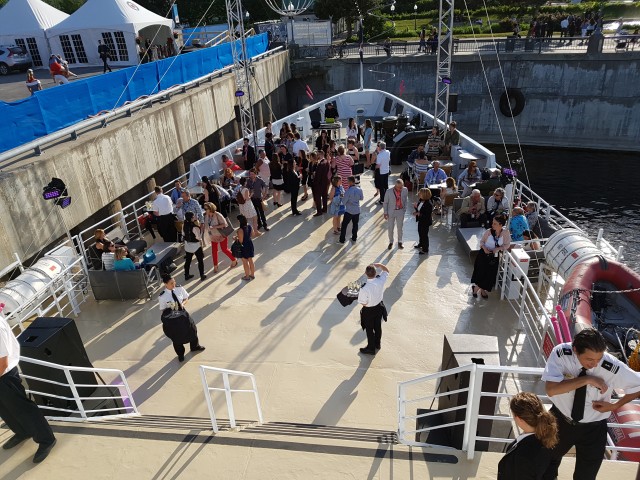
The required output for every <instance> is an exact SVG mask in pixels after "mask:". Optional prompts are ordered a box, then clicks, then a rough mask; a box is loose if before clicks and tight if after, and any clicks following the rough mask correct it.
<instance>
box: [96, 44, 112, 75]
mask: <svg viewBox="0 0 640 480" xmlns="http://www.w3.org/2000/svg"><path fill="white" fill-rule="evenodd" d="M98 55H99V56H100V60H102V63H103V69H102V73H107V70H109V71H111V67H110V66H109V64H108V63H107V60H110V59H111V53H110V52H109V47H107V46H106V45H103V44H102V40H98Z"/></svg>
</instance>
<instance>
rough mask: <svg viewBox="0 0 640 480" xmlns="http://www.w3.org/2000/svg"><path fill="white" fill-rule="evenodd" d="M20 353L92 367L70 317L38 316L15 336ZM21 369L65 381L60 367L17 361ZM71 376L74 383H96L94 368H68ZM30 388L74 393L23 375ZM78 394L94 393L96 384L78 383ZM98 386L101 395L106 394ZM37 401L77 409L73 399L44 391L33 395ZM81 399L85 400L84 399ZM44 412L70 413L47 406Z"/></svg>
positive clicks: (55, 361) (39, 390)
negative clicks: (71, 370)
mask: <svg viewBox="0 0 640 480" xmlns="http://www.w3.org/2000/svg"><path fill="white" fill-rule="evenodd" d="M18 343H20V353H21V355H22V356H24V357H29V358H33V359H36V360H43V361H45V362H50V363H55V364H58V365H65V366H74V367H88V368H93V365H91V362H90V361H89V357H88V356H87V352H86V350H85V349H84V345H83V344H82V339H81V338H80V334H79V333H78V329H77V327H76V324H75V322H74V321H73V320H72V319H70V318H59V317H38V318H36V319H35V320H34V322H33V323H32V324H31V325H29V327H27V329H26V330H25V331H24V332H22V333H21V334H20V336H19V337H18ZM20 370H21V371H22V374H23V375H27V376H33V377H37V378H44V379H47V380H51V381H54V382H60V383H64V384H66V383H68V382H67V379H66V377H65V374H64V372H63V371H62V370H59V369H56V368H50V367H46V366H42V365H36V364H34V363H29V362H20ZM71 378H72V379H73V381H74V382H75V383H76V384H83V385H97V384H98V382H97V380H96V376H95V374H94V373H93V372H71ZM26 381H27V384H28V385H29V389H30V390H36V391H38V392H42V393H47V394H49V395H57V396H60V397H73V394H72V392H71V389H70V388H69V387H66V386H62V385H56V384H53V383H48V382H43V381H40V380H32V379H26ZM77 390H78V395H79V396H80V397H89V396H91V395H93V394H94V392H95V391H96V387H93V386H89V387H78V389H77ZM102 390H105V389H100V393H104V395H101V396H105V397H106V396H108V394H107V393H106V392H103V391H102ZM33 398H34V401H35V402H36V403H37V404H38V405H43V406H52V407H57V408H67V409H70V410H76V409H77V405H76V403H75V401H73V400H71V401H70V400H65V399H61V398H53V397H49V396H46V395H33ZM83 403H84V402H83ZM45 414H51V415H56V416H65V415H70V414H69V413H66V414H65V413H64V412H58V411H55V410H48V411H47V410H46V409H45Z"/></svg>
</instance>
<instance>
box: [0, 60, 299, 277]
mask: <svg viewBox="0 0 640 480" xmlns="http://www.w3.org/2000/svg"><path fill="white" fill-rule="evenodd" d="M255 77H256V79H257V80H258V82H259V88H258V86H257V85H255V82H254V95H255V97H256V101H260V100H262V99H263V97H265V96H268V95H269V94H270V93H271V92H277V93H278V94H277V95H276V97H275V98H269V99H267V100H268V101H274V100H275V101H281V102H283V103H284V102H286V99H285V95H286V94H285V93H284V87H283V85H284V84H285V82H286V81H287V80H288V79H289V77H290V69H289V57H288V54H287V53H286V52H282V53H279V54H276V55H274V56H271V57H268V58H266V59H264V60H261V61H260V62H257V63H256V65H255ZM234 92H235V78H234V76H233V75H231V74H230V75H226V76H224V77H222V78H220V79H217V80H214V81H213V82H211V83H206V84H203V85H202V86H200V87H198V88H194V89H192V90H189V91H187V93H185V94H181V95H177V96H175V97H173V98H172V99H171V100H170V101H168V102H166V103H164V104H154V105H153V107H151V108H145V109H143V110H139V111H136V112H135V113H134V114H133V115H132V116H131V117H130V118H123V119H119V120H116V121H114V122H113V123H111V124H109V125H108V126H107V127H106V128H104V129H97V130H94V131H92V132H89V133H86V134H83V135H82V136H80V138H79V139H78V140H76V141H69V142H63V143H60V144H59V145H56V146H53V147H51V148H48V149H47V150H46V151H45V153H44V154H43V155H42V156H41V157H37V158H31V159H24V160H23V161H22V162H21V163H20V166H18V167H17V168H14V169H12V170H10V171H8V172H2V173H0V215H1V216H2V222H0V267H1V266H5V265H7V264H9V263H11V262H12V261H13V260H14V257H13V253H14V252H17V253H18V254H19V255H20V257H21V258H23V259H25V258H28V257H30V256H31V255H33V254H35V253H37V252H38V251H39V250H40V249H41V248H43V247H44V246H46V245H48V244H49V243H51V241H53V240H54V239H56V238H59V237H62V236H64V235H65V233H66V231H67V230H71V229H73V227H75V226H76V225H79V224H81V223H82V222H83V221H84V220H85V219H87V218H89V217H91V216H92V215H93V214H94V213H95V212H97V211H99V210H101V209H102V208H103V207H105V205H108V204H109V203H110V202H112V201H114V200H115V199H118V198H119V197H120V196H122V195H123V194H124V193H125V192H128V191H129V190H131V189H132V188H134V187H135V186H136V185H139V184H140V183H141V182H143V181H145V180H146V179H148V178H149V177H151V176H153V175H154V174H155V173H156V172H158V171H159V170H161V169H163V168H164V167H165V166H167V165H169V164H171V162H173V161H174V160H175V159H176V158H178V157H179V156H181V155H182V154H183V153H184V152H187V151H189V150H190V149H193V148H194V147H196V148H197V147H202V148H204V147H205V145H202V142H204V141H205V140H207V139H208V138H210V137H211V135H213V134H214V133H215V132H217V131H218V130H220V129H223V130H224V131H225V132H228V131H229V130H230V128H229V127H230V126H233V123H234V122H235V115H234V109H233V107H234V104H235V97H234ZM263 103H264V102H263ZM262 110H264V109H262ZM231 131H236V129H231ZM233 140H236V139H235V138H233V139H227V140H226V142H225V143H230V142H231V141H233ZM205 143H206V142H205ZM52 177H58V178H61V179H62V180H63V181H64V182H65V183H66V185H67V187H68V189H69V192H70V195H71V197H72V205H71V206H70V207H69V208H67V209H65V210H62V209H60V208H59V207H57V206H56V207H54V208H52V207H53V203H52V202H46V201H44V200H43V199H42V187H43V186H44V185H46V184H47V183H49V181H50V180H51V178H52Z"/></svg>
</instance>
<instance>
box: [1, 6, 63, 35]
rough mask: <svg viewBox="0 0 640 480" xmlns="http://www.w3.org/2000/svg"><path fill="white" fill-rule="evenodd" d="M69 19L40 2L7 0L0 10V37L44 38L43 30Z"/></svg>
mask: <svg viewBox="0 0 640 480" xmlns="http://www.w3.org/2000/svg"><path fill="white" fill-rule="evenodd" d="M68 17H69V15H67V14H66V13H64V12H61V11H60V10H57V9H55V8H53V7H52V6H51V5H49V4H47V3H44V2H43V1H41V0H9V3H7V4H6V5H5V6H4V7H2V8H0V36H2V37H43V38H44V37H45V30H47V29H49V28H51V27H54V26H55V25H57V24H58V23H60V22H62V21H64V20H66V19H67V18H68Z"/></svg>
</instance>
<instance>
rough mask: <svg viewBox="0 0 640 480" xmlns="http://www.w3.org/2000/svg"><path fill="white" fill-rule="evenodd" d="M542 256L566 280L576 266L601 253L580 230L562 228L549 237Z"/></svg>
mask: <svg viewBox="0 0 640 480" xmlns="http://www.w3.org/2000/svg"><path fill="white" fill-rule="evenodd" d="M544 254H545V261H546V262H547V263H548V264H549V265H550V266H551V267H552V268H553V269H554V270H555V271H557V272H558V274H559V275H560V276H561V277H562V278H564V279H565V280H566V279H567V278H569V275H570V274H571V272H572V271H573V269H574V268H575V267H576V266H577V265H579V264H581V263H582V262H584V261H585V260H589V259H591V258H594V257H598V256H601V255H602V252H601V251H600V250H598V248H597V247H596V246H595V245H594V244H593V242H592V241H591V240H589V239H588V238H587V236H586V235H585V234H584V233H583V232H581V231H580V230H578V229H575V228H563V229H562V230H559V231H557V232H556V233H554V234H553V235H551V236H550V237H549V241H548V242H547V243H546V245H545V246H544Z"/></svg>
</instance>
